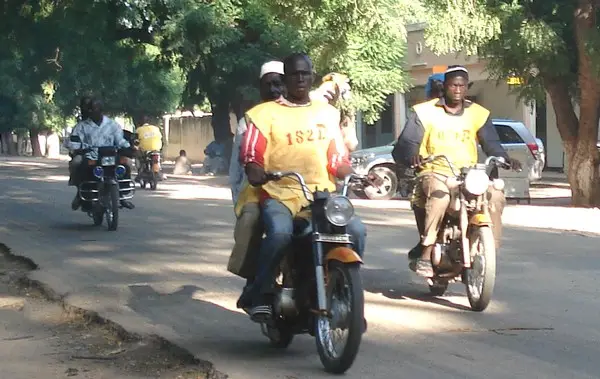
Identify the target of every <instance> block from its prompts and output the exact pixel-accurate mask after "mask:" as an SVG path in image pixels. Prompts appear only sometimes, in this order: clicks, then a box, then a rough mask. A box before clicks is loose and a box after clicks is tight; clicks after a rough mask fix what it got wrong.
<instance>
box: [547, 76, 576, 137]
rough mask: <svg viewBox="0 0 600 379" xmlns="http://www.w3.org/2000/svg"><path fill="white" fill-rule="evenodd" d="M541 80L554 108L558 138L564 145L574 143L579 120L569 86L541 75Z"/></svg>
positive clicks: (559, 80) (556, 79)
mask: <svg viewBox="0 0 600 379" xmlns="http://www.w3.org/2000/svg"><path fill="white" fill-rule="evenodd" d="M542 78H543V80H544V87H546V91H548V95H549V96H550V101H551V102H552V106H553V108H554V113H555V115H556V125H557V127H558V132H559V133H560V138H561V139H562V140H563V141H564V142H566V143H572V142H575V141H576V139H577V135H578V133H577V129H578V125H579V120H578V119H577V115H576V114H575V109H574V108H573V102H572V99H571V96H570V92H569V86H568V85H567V84H566V83H565V81H564V80H562V79H559V78H548V77H546V76H543V75H542Z"/></svg>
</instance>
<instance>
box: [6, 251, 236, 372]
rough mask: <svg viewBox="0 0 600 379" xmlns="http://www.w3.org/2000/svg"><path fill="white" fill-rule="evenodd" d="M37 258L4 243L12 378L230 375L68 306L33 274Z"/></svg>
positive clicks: (166, 344) (167, 345)
mask: <svg viewBox="0 0 600 379" xmlns="http://www.w3.org/2000/svg"><path fill="white" fill-rule="evenodd" d="M34 269H36V266H35V264H34V263H33V262H31V261H30V260H28V259H26V258H22V257H17V256H14V255H12V254H11V253H10V250H9V249H8V248H7V247H6V246H4V245H2V244H0V320H1V321H0V324H1V325H2V328H0V359H1V360H2V361H3V362H5V364H3V369H2V370H3V375H2V376H3V377H4V376H5V375H8V376H7V377H10V378H11V379H21V378H23V379H25V378H27V379H42V378H48V377H74V378H94V379H100V378H107V379H108V378H111V379H125V378H166V379H200V378H206V379H225V378H227V375H225V374H222V373H220V372H218V371H216V370H215V369H214V367H213V365H212V364H211V363H209V362H205V361H199V360H197V359H195V358H194V357H193V356H191V355H190V354H189V353H187V352H186V351H185V350H183V349H180V348H178V347H177V346H174V345H172V344H171V343H169V342H168V341H165V340H164V339H161V338H159V337H152V336H149V337H142V336H138V335H133V334H130V333H128V332H127V331H125V330H123V329H122V328H121V327H120V326H118V325H116V324H114V323H111V322H109V321H107V320H104V319H101V318H100V317H98V316H97V315H96V314H94V313H91V312H87V311H83V310H81V309H79V308H75V307H71V306H68V305H66V304H64V303H62V301H61V299H57V298H56V296H55V294H53V293H52V291H49V290H48V289H46V288H44V286H42V285H40V284H39V283H37V282H35V281H31V280H30V279H28V276H27V275H28V273H29V272H30V271H31V270H34Z"/></svg>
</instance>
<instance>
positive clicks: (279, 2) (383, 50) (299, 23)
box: [264, 0, 424, 123]
mask: <svg viewBox="0 0 600 379" xmlns="http://www.w3.org/2000/svg"><path fill="white" fill-rule="evenodd" d="M264 4H265V5H266V6H268V7H269V9H270V10H271V12H273V13H275V14H276V15H277V18H278V19H279V20H281V21H283V22H285V23H286V24H287V25H291V26H293V27H294V28H295V29H297V30H298V32H299V34H300V36H301V37H302V39H303V40H304V41H305V45H306V47H307V52H308V54H309V55H310V56H311V57H312V58H313V61H314V63H315V67H316V69H317V72H318V73H320V74H321V75H323V74H326V73H328V72H332V71H338V72H342V73H344V74H346V75H348V76H349V77H350V79H351V81H352V91H353V95H354V98H353V99H352V101H351V102H350V104H345V106H348V107H349V108H351V109H350V110H359V111H362V112H363V119H364V120H365V121H366V122H367V123H374V122H376V121H377V120H378V119H379V117H380V116H381V112H382V111H383V110H384V107H385V102H386V98H387V96H388V95H390V94H393V93H396V92H400V91H404V90H407V89H408V88H409V87H410V85H409V80H408V78H407V75H406V72H405V71H404V54H405V50H406V30H405V29H404V25H406V24H408V23H411V22H414V21H416V20H417V19H420V18H422V17H423V15H424V13H423V8H422V7H421V5H420V4H419V2H411V1H407V0H403V1H398V0H356V1H346V0H326V1H325V0H323V1H296V2H290V1H287V0H265V1H264Z"/></svg>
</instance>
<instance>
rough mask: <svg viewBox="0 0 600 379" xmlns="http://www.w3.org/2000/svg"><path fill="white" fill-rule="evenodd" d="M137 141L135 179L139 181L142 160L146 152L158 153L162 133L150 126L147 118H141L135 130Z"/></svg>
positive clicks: (160, 146) (160, 147)
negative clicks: (136, 172)
mask: <svg viewBox="0 0 600 379" xmlns="http://www.w3.org/2000/svg"><path fill="white" fill-rule="evenodd" d="M135 134H136V135H137V139H138V140H139V141H140V143H139V145H138V149H139V150H138V154H137V156H136V159H135V163H136V168H137V171H138V176H137V177H136V178H135V180H136V181H139V179H138V178H139V174H140V170H141V168H142V164H143V163H144V159H145V157H146V154H147V153H148V152H152V151H158V152H160V150H161V149H162V133H161V131H160V129H159V128H158V127H157V126H154V125H152V124H150V118H149V117H148V116H145V115H144V116H142V126H140V127H139V128H137V129H136V130H135Z"/></svg>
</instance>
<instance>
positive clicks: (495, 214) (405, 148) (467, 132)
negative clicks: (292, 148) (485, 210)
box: [392, 66, 521, 277]
mask: <svg viewBox="0 0 600 379" xmlns="http://www.w3.org/2000/svg"><path fill="white" fill-rule="evenodd" d="M468 82H469V73H468V71H467V69H466V68H464V67H462V66H450V67H449V68H448V69H447V70H446V72H445V74H444V96H443V97H441V98H439V99H437V98H436V99H433V100H430V101H427V102H425V103H421V104H417V105H415V106H414V107H413V110H414V112H413V113H412V114H411V115H410V117H409V119H408V120H407V122H406V126H405V127H404V130H403V131H402V133H401V134H400V137H399V138H398V143H397V144H396V146H395V147H394V150H393V152H392V155H393V157H394V160H395V161H396V162H398V163H402V164H404V165H411V166H414V167H421V164H422V162H423V159H424V158H426V157H427V156H431V155H439V154H444V155H446V156H447V157H448V158H449V159H450V161H451V162H452V163H453V164H455V165H456V167H457V168H462V167H468V166H472V165H474V164H476V163H477V158H478V157H477V154H478V152H477V143H480V144H481V148H482V149H483V151H484V152H485V153H486V154H487V155H488V156H499V157H503V158H504V159H506V161H507V163H509V164H510V165H511V167H512V168H513V169H515V170H518V169H520V168H521V163H520V162H519V161H517V160H515V159H512V158H510V157H509V156H508V154H507V153H506V151H505V150H504V148H503V147H502V145H501V144H500V140H499V137H498V132H497V131H496V128H495V127H494V125H493V124H492V121H491V118H490V112H489V111H488V110H487V109H485V108H483V107H482V106H480V105H478V104H475V103H473V102H471V101H469V100H466V99H465V95H466V91H467V86H468ZM450 175H452V172H451V171H450V169H449V168H448V167H447V163H446V162H443V161H436V162H431V163H427V164H425V165H424V167H423V168H422V170H421V171H420V172H419V174H418V184H417V186H416V187H415V191H416V192H417V200H418V201H417V203H418V204H415V205H416V206H418V207H420V208H423V209H425V212H424V220H423V223H422V225H423V230H422V231H419V232H420V234H421V245H422V252H421V256H420V257H419V258H417V259H416V260H414V261H412V262H411V264H410V267H411V269H414V270H415V272H416V273H417V275H420V276H424V277H432V276H433V275H434V272H433V267H432V263H431V253H432V251H433V248H434V245H435V241H436V238H437V234H438V231H439V228H440V225H441V222H442V220H443V218H444V215H445V213H446V210H447V209H448V205H449V203H450V193H449V189H448V187H447V186H446V184H445V180H446V178H447V177H448V176H450ZM489 196H490V198H489V206H490V216H491V218H492V222H493V232H494V238H495V240H496V246H497V247H499V245H500V239H501V236H502V211H503V210H504V205H505V203H506V200H505V198H504V193H503V192H502V191H498V190H495V189H493V188H492V189H491V190H490V195H489ZM415 215H417V212H415Z"/></svg>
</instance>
